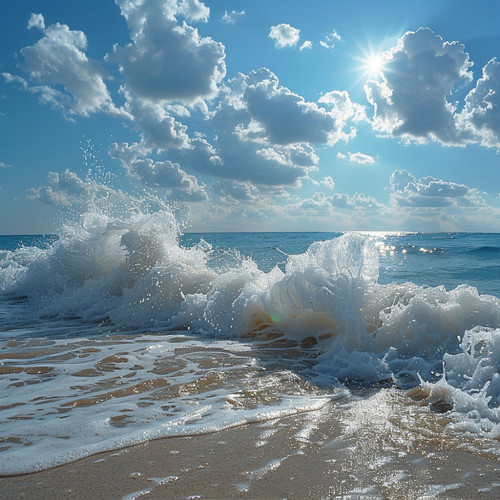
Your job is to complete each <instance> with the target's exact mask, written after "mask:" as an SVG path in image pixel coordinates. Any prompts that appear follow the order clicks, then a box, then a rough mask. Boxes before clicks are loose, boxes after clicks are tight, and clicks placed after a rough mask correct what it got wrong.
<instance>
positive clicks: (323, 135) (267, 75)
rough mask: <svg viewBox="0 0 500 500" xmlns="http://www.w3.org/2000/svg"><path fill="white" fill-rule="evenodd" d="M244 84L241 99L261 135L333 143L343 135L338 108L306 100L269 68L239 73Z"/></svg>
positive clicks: (273, 139)
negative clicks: (331, 109) (338, 118)
mask: <svg viewBox="0 0 500 500" xmlns="http://www.w3.org/2000/svg"><path fill="white" fill-rule="evenodd" d="M238 78H239V79H240V80H241V82H240V83H239V84H240V85H241V86H242V87H244V93H243V95H242V99H243V101H244V103H245V104H246V107H247V109H248V112H249V113H250V115H251V117H252V119H253V120H255V121H256V122H258V124H259V125H260V126H261V129H260V130H259V129H255V136H258V135H260V136H261V137H262V138H266V139H267V140H268V141H270V142H272V143H275V144H292V143H295V142H310V143H316V144H334V143H335V142H337V141H338V140H339V139H340V138H341V135H342V131H341V130H340V127H341V126H342V124H340V126H339V124H337V120H336V116H335V112H328V111H327V110H326V109H325V108H322V107H319V106H318V105H317V104H316V103H314V102H308V101H306V100H305V99H304V98H303V97H302V96H300V95H298V94H295V93H294V92H292V91H291V90H289V89H288V88H286V87H283V86H281V85H280V84H279V80H278V77H277V76H276V75H275V74H274V73H272V72H271V71H270V70H268V69H267V68H261V69H259V70H258V71H252V72H251V73H250V74H249V75H248V76H241V75H240V76H239V77H238Z"/></svg>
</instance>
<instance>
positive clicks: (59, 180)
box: [27, 169, 128, 206]
mask: <svg viewBox="0 0 500 500" xmlns="http://www.w3.org/2000/svg"><path fill="white" fill-rule="evenodd" d="M48 180H49V184H50V185H49V186H40V187H38V188H32V189H30V190H28V194H27V197H28V198H29V199H32V200H38V201H40V202H42V203H45V204H47V205H59V206H69V205H75V204H85V203H88V202H89V201H95V200H96V199H98V198H100V199H102V200H106V202H112V201H113V200H128V196H126V195H125V194H124V193H123V192H122V191H120V190H114V189H111V188H108V187H107V186H104V185H102V184H98V183H97V182H95V181H92V180H88V181H84V180H82V179H81V178H80V177H78V175H77V174H75V173H74V172H71V171H70V170H68V169H66V170H65V171H64V172H63V173H62V174H59V173H56V172H49V175H48Z"/></svg>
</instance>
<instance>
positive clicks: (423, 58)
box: [365, 28, 472, 145]
mask: <svg viewBox="0 0 500 500" xmlns="http://www.w3.org/2000/svg"><path fill="white" fill-rule="evenodd" d="M381 58H382V60H383V63H384V66H383V67H384V69H383V77H382V80H381V81H373V80H370V81H368V82H367V83H366V85H365V92H366V97H367V99H368V101H369V102H370V103H371V104H372V105H373V108H374V117H373V127H374V129H375V130H377V131H380V132H384V133H387V134H391V135H394V136H399V137H402V138H405V139H410V140H417V141H424V140H427V139H433V140H437V141H440V142H442V143H444V144H450V145H451V144H460V143H462V142H463V140H464V139H463V136H462V134H461V132H460V130H459V129H458V128H457V125H456V122H455V116H454V113H455V107H454V105H453V104H451V103H450V102H449V101H448V99H449V97H450V95H451V93H452V91H453V90H454V89H455V87H456V86H457V85H458V84H459V83H460V82H469V81H470V80H471V78H472V73H471V71H470V67H471V66H472V63H471V62H470V61H469V55H468V54H467V53H466V52H465V51H464V46H463V45H462V44H460V43H458V42H445V41H443V39H442V38H441V37H440V36H438V35H435V34H434V33H433V32H432V31H431V30H430V29H429V28H420V29H419V30H418V31H416V32H413V31H409V32H407V33H405V35H403V36H402V37H401V38H400V39H399V40H398V43H397V45H396V46H395V47H393V48H392V49H390V50H389V51H386V52H384V53H383V54H382V55H381Z"/></svg>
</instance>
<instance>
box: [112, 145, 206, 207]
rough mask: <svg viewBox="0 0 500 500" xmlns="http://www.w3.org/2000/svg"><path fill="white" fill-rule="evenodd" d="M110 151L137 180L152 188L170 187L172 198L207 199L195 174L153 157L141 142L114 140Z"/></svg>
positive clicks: (181, 199)
mask: <svg viewBox="0 0 500 500" xmlns="http://www.w3.org/2000/svg"><path fill="white" fill-rule="evenodd" d="M109 154H110V156H111V157H112V158H115V159H117V160H119V161H120V162H121V164H122V166H123V168H124V169H125V171H126V172H127V173H128V175H129V176H130V177H131V178H133V179H134V180H136V181H138V182H139V183H140V184H142V185H144V186H148V187H151V188H165V189H169V190H171V191H170V195H169V199H171V200H172V199H175V200H179V201H204V200H206V199H207V195H206V192H205V189H204V187H203V186H200V185H199V184H198V180H197V179H196V177H195V176H194V175H189V174H188V173H186V172H185V171H184V170H182V169H181V167H180V165H179V164H178V163H173V162H171V161H170V160H165V161H153V160H152V159H151V158H146V157H145V154H146V151H145V150H143V149H142V148H141V146H140V145H139V144H132V145H129V144H127V143H122V144H117V143H114V144H112V146H111V148H110V151H109Z"/></svg>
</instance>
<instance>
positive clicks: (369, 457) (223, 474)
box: [0, 389, 500, 499]
mask: <svg viewBox="0 0 500 500" xmlns="http://www.w3.org/2000/svg"><path fill="white" fill-rule="evenodd" d="M446 423H447V419H446V418H445V417H444V416H443V415H440V414H438V413H436V412H432V411H431V410H430V409H429V408H428V407H424V406H422V405H420V404H418V403H416V402H410V401H409V400H408V397H407V396H404V395H402V393H401V392H399V391H395V390H392V389H384V390H377V391H373V392H371V393H370V394H365V395H363V396H362V397H360V398H359V399H358V400H356V401H351V402H349V403H347V404H342V403H338V402H332V403H331V404H329V405H327V406H325V407H324V408H323V409H321V410H317V411H313V412H307V413H302V414H299V415H294V416H291V417H286V418H281V419H278V420H274V421H268V422H261V423H254V424H247V425H243V426H240V427H236V428H233V429H228V430H225V431H221V432H218V433H213V434H205V435H199V436H191V437H182V438H178V437H177V438H169V439H161V440H157V441H152V442H149V443H146V444H143V445H138V446H134V447H130V448H125V449H122V450H119V451H114V452H108V453H102V454H100V455H94V456H91V457H88V458H86V459H83V460H79V461H77V462H74V463H71V464H67V465H64V466H62V467H58V468H56V469H52V470H48V471H42V472H38V473H33V474H28V475H24V476H14V477H4V478H0V491H1V496H2V498H3V499H21V498H40V499H47V498H50V499H63V498H92V499H114V498H117V499H120V498H125V499H134V498H152V499H154V498H168V499H177V498H179V499H188V498H190V499H194V498H290V499H293V498H296V499H302V498H318V499H319V498H336V497H343V498H388V499H392V498H397V499H400V498H401V499H406V498H408V499H417V498H454V499H455V498H456V499H463V498H468V499H469V498H488V499H489V498H499V497H500V460H499V458H498V456H494V455H491V454H487V453H484V452H480V451H478V450H476V451H474V452H473V451H467V448H470V443H469V444H468V443H467V442H466V441H464V440H463V439H462V440H458V439H455V438H454V437H453V436H450V435H449V434H448V433H447V432H446V431H445V429H444V426H445V424H446Z"/></svg>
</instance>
